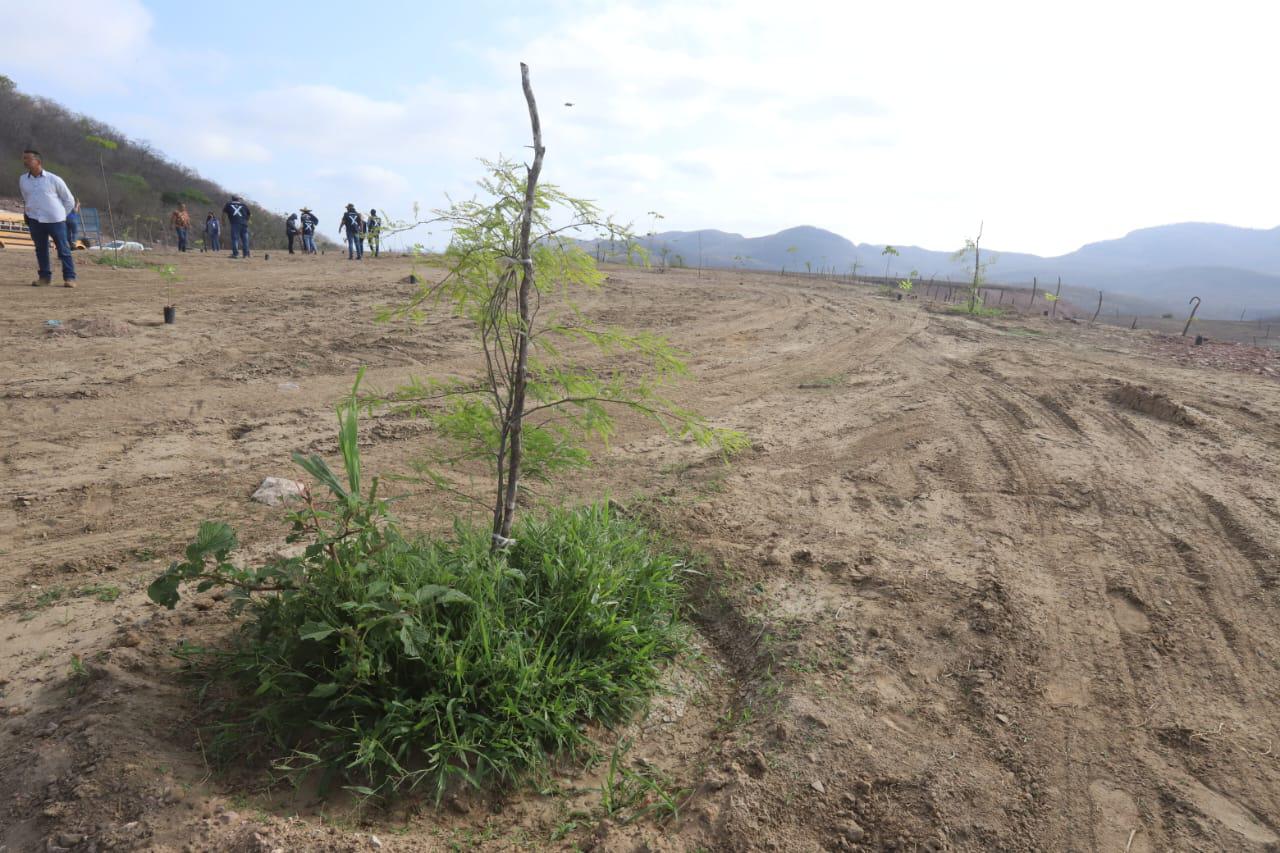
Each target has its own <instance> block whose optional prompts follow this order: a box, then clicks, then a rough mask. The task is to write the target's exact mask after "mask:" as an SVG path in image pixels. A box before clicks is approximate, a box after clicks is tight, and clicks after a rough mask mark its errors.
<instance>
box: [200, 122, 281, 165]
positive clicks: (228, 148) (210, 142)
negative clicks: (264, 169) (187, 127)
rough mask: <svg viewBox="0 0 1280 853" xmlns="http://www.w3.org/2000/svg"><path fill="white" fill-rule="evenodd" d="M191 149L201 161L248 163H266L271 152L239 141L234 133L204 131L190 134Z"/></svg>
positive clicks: (263, 147)
mask: <svg viewBox="0 0 1280 853" xmlns="http://www.w3.org/2000/svg"><path fill="white" fill-rule="evenodd" d="M189 139H190V142H189V147H190V150H191V151H194V152H195V153H196V154H197V155H198V156H199V157H200V158H201V159H208V160H234V161H237V162H247V163H266V162H267V161H269V160H270V159H271V152H270V151H269V150H268V149H267V147H266V146H264V145H259V144H258V143H256V142H249V141H245V140H243V139H237V138H236V135H235V134H234V133H232V132H220V131H217V130H212V129H209V130H202V131H197V132H195V133H192V134H189Z"/></svg>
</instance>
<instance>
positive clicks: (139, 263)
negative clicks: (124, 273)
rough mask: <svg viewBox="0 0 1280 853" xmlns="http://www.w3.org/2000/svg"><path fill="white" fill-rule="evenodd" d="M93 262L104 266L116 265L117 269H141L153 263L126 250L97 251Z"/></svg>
mask: <svg viewBox="0 0 1280 853" xmlns="http://www.w3.org/2000/svg"><path fill="white" fill-rule="evenodd" d="M93 262H94V263H96V264H101V265H102V266H104V267H114V268H116V269H127V270H141V269H146V268H147V267H149V266H153V265H152V264H149V263H147V262H146V261H144V260H142V258H139V257H135V256H133V255H130V254H127V253H125V252H116V251H113V250H110V249H108V250H104V251H101V252H95V253H94V256H93Z"/></svg>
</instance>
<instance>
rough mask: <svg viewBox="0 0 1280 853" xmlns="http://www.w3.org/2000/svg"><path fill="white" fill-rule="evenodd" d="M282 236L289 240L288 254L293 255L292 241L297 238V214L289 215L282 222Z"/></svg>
mask: <svg viewBox="0 0 1280 853" xmlns="http://www.w3.org/2000/svg"><path fill="white" fill-rule="evenodd" d="M284 236H286V237H288V238H289V254H291V255H292V254H293V241H294V238H296V237H297V236H298V214H296V213H290V214H289V218H288V219H286V220H285V221H284Z"/></svg>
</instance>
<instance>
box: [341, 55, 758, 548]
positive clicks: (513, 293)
mask: <svg viewBox="0 0 1280 853" xmlns="http://www.w3.org/2000/svg"><path fill="white" fill-rule="evenodd" d="M521 77H522V83H523V87H524V94H525V100H526V103H527V105H528V111H529V119H530V124H531V127H532V134H533V162H532V164H531V165H528V166H522V165H517V164H516V163H514V162H511V161H508V160H503V159H499V160H496V161H485V166H486V168H487V170H488V174H487V175H486V176H485V177H484V179H483V180H482V181H481V182H480V188H481V190H482V191H483V195H484V197H483V198H477V199H473V200H470V201H463V202H457V203H454V204H452V205H451V206H450V207H448V208H446V209H442V210H437V211H436V221H438V222H441V223H443V224H445V225H447V226H448V227H449V228H450V229H451V230H452V234H453V237H452V240H451V242H450V244H449V247H448V249H447V250H446V251H445V252H444V253H443V254H442V255H440V256H438V257H436V258H434V259H433V262H434V263H436V264H438V265H440V266H443V267H444V269H445V273H444V275H443V277H442V278H441V279H440V280H439V281H427V282H424V283H423V285H422V286H421V287H420V288H419V290H418V291H417V293H415V294H414V295H413V297H412V298H411V299H410V300H409V301H408V302H407V303H405V304H402V305H400V306H398V307H395V308H392V309H390V310H388V311H385V312H384V313H383V318H384V319H390V318H400V319H408V320H420V319H422V318H424V317H425V316H426V314H427V313H428V311H429V309H431V308H432V307H438V306H447V307H448V308H449V310H451V311H452V313H453V314H454V315H455V316H457V317H460V318H462V319H464V320H465V321H467V323H468V324H469V325H470V327H471V331H472V334H473V336H474V338H475V341H476V343H477V356H478V368H477V370H476V371H475V372H474V373H472V374H471V375H467V376H463V377H454V378H445V379H441V378H430V379H412V380H411V381H410V382H409V383H408V384H406V385H404V386H402V387H401V388H399V389H397V390H395V391H392V392H390V393H384V394H374V395H371V396H369V397H367V398H366V399H365V400H364V402H365V403H366V404H367V405H369V406H371V407H382V408H390V409H391V410H394V411H400V412H404V413H407V414H411V415H415V416H418V417H422V418H425V419H426V420H428V421H431V422H432V423H433V424H434V425H435V426H436V428H437V431H438V434H439V435H440V436H442V437H443V438H444V439H445V442H444V444H445V446H444V447H435V446H433V448H432V449H431V450H430V451H429V455H428V456H427V457H426V458H424V459H421V460H419V462H418V463H417V464H416V465H415V467H416V469H417V471H418V473H419V474H420V475H421V476H422V478H423V479H424V480H425V481H426V482H428V483H430V484H432V485H434V486H436V487H437V488H440V489H443V490H446V491H449V492H451V493H454V494H455V495H458V496H460V497H463V498H465V499H468V500H472V501H475V500H476V499H475V497H474V496H472V495H469V494H466V493H465V492H463V491H462V490H460V489H458V488H456V487H455V486H454V485H453V483H452V481H451V480H450V479H449V477H448V476H447V472H448V471H449V470H450V469H453V468H455V467H456V466H458V465H460V464H465V463H467V462H474V463H480V464H482V465H484V466H485V467H487V468H488V470H489V472H490V473H491V475H492V478H493V480H492V482H493V492H492V494H493V499H492V537H493V545H494V548H495V549H501V548H505V547H507V546H508V545H509V543H510V536H511V527H512V523H513V522H514V520H515V515H516V509H517V500H518V498H519V496H520V494H521V489H522V487H523V486H524V481H525V480H526V479H530V480H547V479H549V478H551V477H552V476H554V475H556V474H559V473H563V472H565V471H567V470H569V469H573V468H577V467H580V466H582V465H584V464H586V462H587V460H588V455H587V451H586V448H585V446H584V445H585V442H586V441H587V440H589V439H592V438H594V439H597V440H603V441H607V440H608V439H609V438H610V436H612V435H613V433H614V431H615V429H616V427H615V423H614V416H613V413H614V412H615V411H619V410H625V411H630V412H634V413H637V414H640V415H642V416H645V417H647V418H650V419H652V420H654V421H656V422H657V423H658V424H660V425H661V426H662V427H663V428H664V429H666V430H667V432H668V433H670V434H672V435H675V436H683V437H687V438H690V439H692V440H693V441H695V442H697V443H698V444H700V445H705V446H714V447H718V448H719V449H720V450H721V451H722V452H724V453H726V454H727V453H732V452H734V451H736V450H738V449H740V448H742V447H745V445H746V438H745V436H743V435H742V434H741V433H739V432H737V431H734V430H726V429H720V428H717V427H714V426H712V425H710V424H709V423H708V422H707V420H706V419H705V418H704V417H703V416H701V415H700V414H698V413H697V412H694V411H692V410H690V409H687V408H685V407H682V406H680V405H678V404H677V403H676V402H675V401H674V400H673V399H671V398H670V397H667V396H665V395H664V394H663V386H664V385H665V384H666V383H667V382H668V381H669V380H671V379H673V378H675V377H678V376H681V375H683V374H685V373H686V372H687V368H686V366H685V363H684V361H683V359H682V356H681V354H680V353H679V352H678V351H677V350H676V349H675V348H674V347H673V346H672V345H671V344H670V343H669V342H668V341H667V340H666V339H665V338H663V337H661V336H659V335H655V334H651V333H648V332H638V333H632V332H626V331H622V330H619V329H615V328H603V327H598V326H596V325H594V324H592V323H591V321H590V320H589V318H588V317H587V316H586V315H584V314H583V313H582V311H581V310H580V309H579V308H578V307H577V305H576V304H575V302H574V301H573V296H574V293H575V292H578V291H590V290H596V289H598V288H600V287H601V286H602V285H603V284H604V280H605V276H604V275H603V274H602V273H601V272H600V271H599V269H598V268H597V267H596V264H595V260H594V258H593V257H592V256H591V255H590V254H589V253H587V252H585V251H584V250H583V249H582V248H581V246H580V245H579V243H578V242H577V241H576V240H574V239H571V236H570V235H572V234H574V233H575V232H578V231H581V230H595V231H597V232H604V233H605V234H607V236H608V238H609V239H610V241H613V240H616V239H621V240H624V241H626V243H627V245H628V246H630V247H633V248H634V246H635V243H634V238H633V236H632V234H631V232H630V231H629V229H627V228H625V227H621V226H619V225H617V224H616V223H614V222H613V221H612V220H611V219H608V218H606V217H604V216H603V215H602V214H601V212H600V210H599V208H597V207H596V205H594V204H592V203H591V202H589V201H585V200H583V199H580V198H575V197H574V196H571V195H569V194H567V193H565V192H564V191H562V190H561V189H560V188H559V187H556V186H554V185H552V184H547V183H541V182H540V178H541V173H542V164H543V157H544V155H545V148H544V147H543V144H542V127H541V123H540V120H539V117H538V111H537V104H536V102H535V100H534V96H533V90H532V87H531V85H530V83H529V73H528V68H527V66H525V65H523V64H521ZM650 215H651V216H655V217H656V216H657V215H656V214H653V213H651V214H650ZM655 221H656V218H655ZM602 236H603V235H602ZM735 260H737V261H738V262H739V263H745V260H746V259H745V258H737V259H735ZM578 345H587V346H589V347H593V348H595V349H597V350H598V351H600V352H602V353H605V354H608V355H625V356H627V357H628V358H629V359H630V361H631V363H630V364H629V365H628V366H627V367H626V369H617V368H612V369H604V370H597V369H593V368H590V367H587V366H584V365H583V364H582V363H581V361H580V360H579V358H578V357H573V358H570V357H569V356H568V355H566V354H565V353H564V352H563V349H562V348H564V347H567V346H578ZM480 503H481V504H482V505H483V502H480Z"/></svg>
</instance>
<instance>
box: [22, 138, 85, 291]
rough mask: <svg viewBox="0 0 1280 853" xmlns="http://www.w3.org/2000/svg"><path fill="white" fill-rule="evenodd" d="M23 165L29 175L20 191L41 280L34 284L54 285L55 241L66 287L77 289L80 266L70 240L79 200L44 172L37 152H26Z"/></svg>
mask: <svg viewBox="0 0 1280 853" xmlns="http://www.w3.org/2000/svg"><path fill="white" fill-rule="evenodd" d="M22 165H23V166H25V167H26V169H27V173H26V174H25V175H22V176H21V177H19V178H18V189H19V190H21V191H22V202H23V204H24V205H25V215H26V220H27V227H29V228H30V229H31V242H32V243H34V244H35V247H36V266H37V268H38V271H37V273H36V275H37V278H36V280H35V281H33V282H31V284H32V286H33V287H44V286H45V285H48V284H50V283H52V282H53V269H52V268H51V267H50V266H49V241H50V240H52V241H53V243H54V245H55V246H57V249H58V260H59V261H61V262H62V285H63V287H75V286H76V262H75V260H74V259H72V257H71V243H70V241H68V240H67V214H68V213H70V212H71V211H73V210H75V209H76V200H75V199H74V198H73V197H72V196H71V190H69V189H67V184H66V182H65V181H63V180H62V178H59V177H58V176H57V175H55V174H54V173H53V172H46V171H45V170H44V158H43V157H41V156H40V152H39V151H36V150H35V149H33V148H28V149H27V150H26V151H23V152H22Z"/></svg>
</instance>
